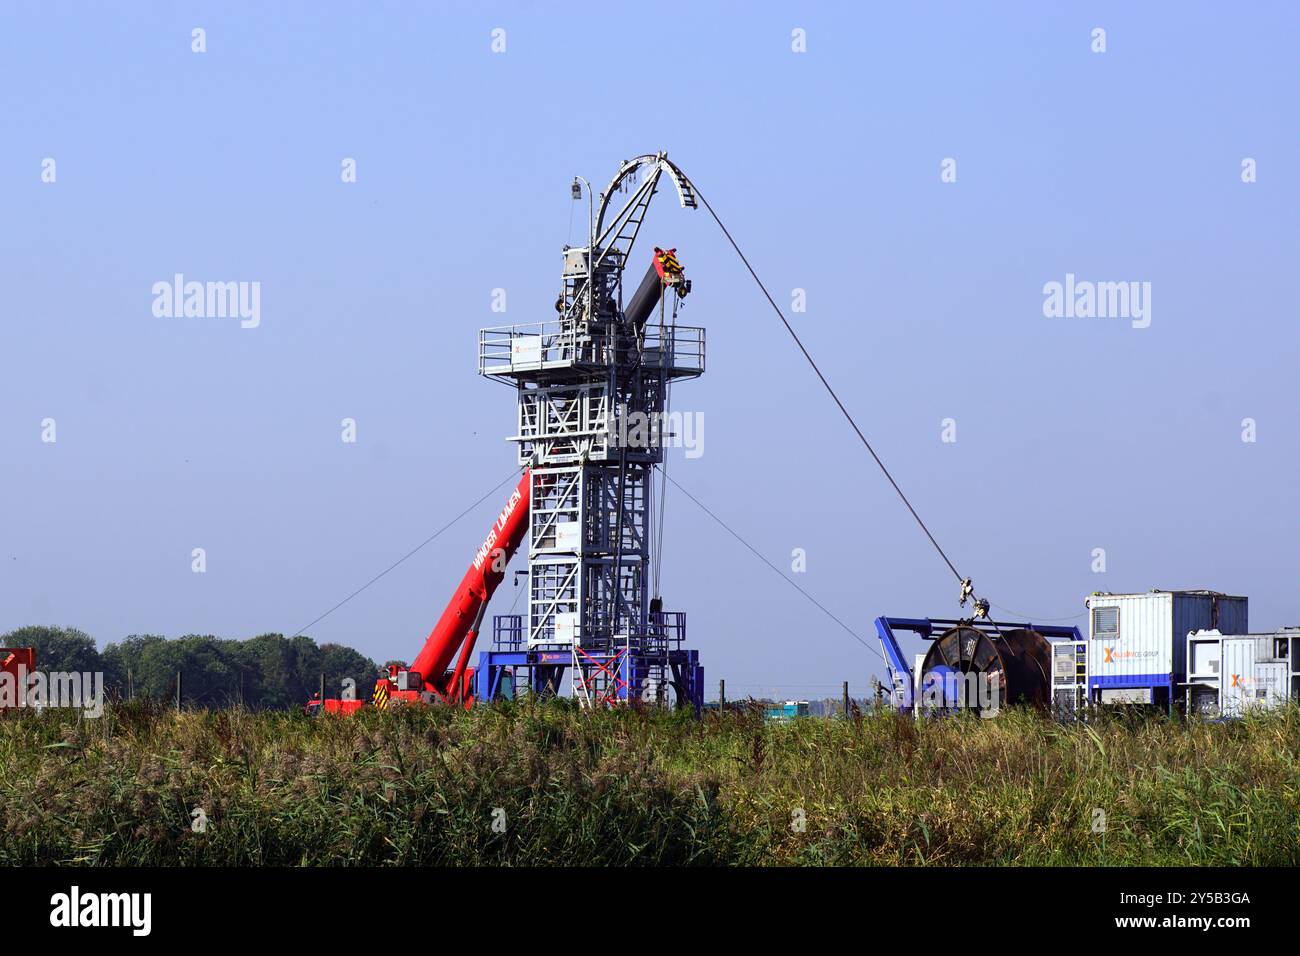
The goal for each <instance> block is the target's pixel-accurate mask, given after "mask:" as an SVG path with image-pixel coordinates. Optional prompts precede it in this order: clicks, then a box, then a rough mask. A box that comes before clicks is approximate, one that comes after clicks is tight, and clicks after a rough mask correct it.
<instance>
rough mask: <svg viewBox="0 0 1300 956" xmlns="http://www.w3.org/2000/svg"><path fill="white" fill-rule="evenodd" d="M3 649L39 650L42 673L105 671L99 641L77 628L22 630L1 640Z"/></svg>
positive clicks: (38, 656)
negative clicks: (96, 645) (27, 648)
mask: <svg viewBox="0 0 1300 956" xmlns="http://www.w3.org/2000/svg"><path fill="white" fill-rule="evenodd" d="M0 646H3V647H34V648H36V666H37V669H39V670H42V671H77V672H81V673H86V672H90V673H94V672H98V671H103V670H104V661H103V658H102V657H101V656H100V653H99V650H98V648H96V647H95V639H94V638H93V637H91V636H90V635H89V634H87V633H86V632H85V631H79V630H77V629H76V628H75V627H40V626H30V627H20V628H18V629H17V630H15V631H10V632H9V633H8V634H5V635H4V636H2V637H0Z"/></svg>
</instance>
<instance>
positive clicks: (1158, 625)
mask: <svg viewBox="0 0 1300 956" xmlns="http://www.w3.org/2000/svg"><path fill="white" fill-rule="evenodd" d="M1087 606H1088V609H1089V617H1088V685H1089V688H1091V689H1092V690H1093V692H1094V693H1093V695H1092V696H1093V697H1094V698H1096V699H1101V698H1103V697H1110V698H1112V699H1114V698H1115V697H1116V695H1114V694H1106V695H1103V694H1101V693H1100V691H1102V690H1115V689H1122V688H1144V687H1150V688H1156V687H1159V688H1164V691H1163V692H1162V694H1160V695H1158V696H1159V698H1160V699H1158V700H1154V701H1153V702H1155V703H1168V702H1169V701H1170V700H1172V699H1173V695H1174V693H1175V691H1176V689H1177V688H1178V687H1179V685H1181V684H1183V682H1184V681H1185V679H1186V674H1187V635H1188V634H1189V633H1190V632H1191V631H1196V630H1202V629H1209V628H1215V627H1217V628H1218V629H1219V630H1220V631H1222V632H1224V633H1246V632H1248V630H1249V626H1248V619H1247V612H1248V602H1247V599H1246V598H1244V597H1235V596H1230V595H1225V594H1220V593H1218V592H1216V591H1148V592H1146V593H1142V594H1108V593H1097V594H1094V595H1092V596H1091V597H1090V598H1089V599H1088V601H1087ZM1121 696H1122V695H1121Z"/></svg>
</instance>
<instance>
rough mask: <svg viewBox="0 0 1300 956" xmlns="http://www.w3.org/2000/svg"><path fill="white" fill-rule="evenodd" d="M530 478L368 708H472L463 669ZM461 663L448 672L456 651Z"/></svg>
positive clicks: (334, 708)
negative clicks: (407, 659)
mask: <svg viewBox="0 0 1300 956" xmlns="http://www.w3.org/2000/svg"><path fill="white" fill-rule="evenodd" d="M531 478H532V475H531V472H530V471H529V470H528V469H526V468H525V469H524V473H523V476H522V477H521V478H520V479H519V484H518V485H517V486H516V487H515V490H514V491H513V492H511V494H510V497H509V498H508V499H507V500H506V504H505V507H504V508H503V509H501V514H500V515H498V516H497V519H496V521H494V522H493V524H492V527H491V529H489V531H488V534H487V537H486V538H484V539H483V543H482V544H481V545H480V546H479V549H478V551H476V552H475V553H474V560H473V561H471V562H470V566H469V570H467V571H466V572H465V576H464V577H463V578H461V582H460V586H459V587H458V588H456V593H455V594H453V595H452V598H451V601H450V602H449V603H448V604H447V607H446V609H445V610H444V611H443V612H442V616H441V617H440V618H438V623H437V624H435V625H434V626H433V630H432V631H430V632H429V636H428V638H426V639H425V642H424V647H423V648H421V650H420V653H419V655H418V656H417V657H416V658H415V660H414V661H413V662H412V663H411V665H410V667H407V668H405V669H403V668H402V667H401V666H399V665H397V664H390V665H389V666H388V676H387V677H381V678H379V680H378V682H377V683H376V684H375V692H374V696H373V697H372V698H371V700H372V703H373V704H374V705H375V706H376V707H379V708H385V707H388V706H389V705H390V704H397V705H403V704H414V703H428V702H431V701H434V700H444V701H448V702H450V703H461V704H464V705H465V706H466V707H468V706H470V705H471V704H472V703H473V702H474V699H473V695H472V693H471V687H472V686H473V684H472V679H473V676H474V669H473V668H472V667H468V666H467V665H468V663H469V657H470V654H471V653H473V651H474V642H475V641H476V640H477V639H478V634H479V629H480V628H481V626H482V624H483V614H484V612H485V611H486V610H487V605H488V601H489V600H491V598H492V592H493V591H495V590H496V588H497V585H498V584H500V583H501V580H502V579H503V578H504V577H505V574H506V565H507V564H509V563H510V558H511V557H512V556H513V555H514V553H515V551H516V549H518V547H519V543H520V542H521V541H523V539H524V534H525V532H526V531H527V530H528V494H529V486H530V481H531ZM457 650H459V651H460V657H459V658H457V659H456V666H455V668H453V669H450V670H449V669H448V668H450V667H451V662H452V658H455V657H456V651H457ZM363 706H365V702H364V701H362V700H340V699H337V698H327V699H325V700H324V701H322V700H321V699H320V697H319V695H316V696H314V697H313V699H312V700H311V701H309V702H308V704H307V706H306V708H305V709H306V711H307V713H309V714H319V713H322V712H324V713H339V714H350V713H354V712H355V711H357V710H360V709H361V708H362V707H363Z"/></svg>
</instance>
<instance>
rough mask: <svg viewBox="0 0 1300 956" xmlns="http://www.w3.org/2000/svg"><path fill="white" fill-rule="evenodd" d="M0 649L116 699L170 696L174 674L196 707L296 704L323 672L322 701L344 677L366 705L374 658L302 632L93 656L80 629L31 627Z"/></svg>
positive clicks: (195, 637) (129, 645)
mask: <svg viewBox="0 0 1300 956" xmlns="http://www.w3.org/2000/svg"><path fill="white" fill-rule="evenodd" d="M0 647H34V648H36V666H37V669H38V670H41V671H46V672H49V671H77V672H82V673H85V672H98V673H102V674H103V675H104V688H105V692H106V693H107V694H108V695H110V696H115V697H120V698H127V697H154V698H159V699H169V700H170V699H174V698H175V695H176V675H177V674H178V673H179V674H180V675H181V698H182V702H183V703H185V704H187V705H190V706H196V707H228V706H232V705H237V704H242V705H243V706H245V707H249V708H253V709H256V710H283V709H287V708H291V707H301V706H302V705H303V704H304V703H306V702H307V700H308V699H309V698H310V697H311V695H312V694H315V693H316V692H317V691H319V690H320V681H321V675H322V674H323V675H324V677H325V693H326V696H329V697H337V696H339V692H340V690H341V688H342V684H343V680H344V679H345V678H351V679H352V680H354V681H356V688H357V696H358V697H360V698H362V699H365V700H369V698H370V694H371V693H372V691H373V690H374V685H375V678H376V676H377V675H378V673H379V668H378V665H376V664H375V662H374V661H372V660H371V659H370V658H368V657H366V656H365V655H364V654H361V653H360V652H358V651H355V650H353V649H352V648H350V647H345V646H344V645H342V644H321V645H317V644H316V642H315V641H313V640H312V639H311V638H309V637H305V636H302V635H298V636H296V637H290V638H286V637H285V636H284V635H283V634H259V635H258V636H257V637H251V638H248V639H247V640H242V641H241V640H229V639H225V638H219V637H214V636H212V635H210V634H207V635H204V634H187V635H185V636H184V637H178V638H173V639H168V638H165V637H161V636H159V635H157V634H133V635H131V636H129V637H127V638H125V639H124V640H122V641H120V642H117V643H111V644H108V645H107V646H105V648H104V649H103V650H102V651H100V650H99V649H98V647H97V646H96V644H95V640H94V638H92V637H91V636H90V635H89V634H86V633H85V632H84V631H79V630H77V629H76V628H72V627H35V626H34V627H21V628H18V629H17V630H14V631H10V632H9V633H8V634H5V635H3V636H0Z"/></svg>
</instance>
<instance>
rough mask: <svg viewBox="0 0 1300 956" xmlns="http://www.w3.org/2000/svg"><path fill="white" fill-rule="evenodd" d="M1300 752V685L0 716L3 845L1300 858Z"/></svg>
mask: <svg viewBox="0 0 1300 956" xmlns="http://www.w3.org/2000/svg"><path fill="white" fill-rule="evenodd" d="M1298 753H1300V711H1297V709H1295V708H1291V709H1287V710H1283V711H1280V712H1277V713H1274V714H1271V715H1267V716H1261V717H1254V718H1250V719H1247V720H1243V721H1240V722H1236V723H1232V724H1205V723H1196V722H1193V723H1189V724H1183V723H1180V722H1178V721H1175V720H1169V719H1164V718H1159V717H1147V718H1118V719H1110V720H1101V721H1094V722H1093V723H1091V724H1089V725H1086V726H1061V725H1057V724H1054V723H1051V722H1048V721H1046V720H1043V719H1041V718H1039V717H1038V716H1036V715H1034V714H1031V713H1016V712H1004V713H1003V714H1002V715H1000V716H999V717H998V718H997V719H996V720H988V721H981V720H979V719H977V718H973V717H972V718H967V719H954V720H940V721H931V722H926V723H921V724H917V723H914V722H912V721H910V720H906V719H900V718H897V717H894V716H892V715H888V714H883V715H879V716H872V717H868V718H865V719H862V720H860V721H856V722H852V721H842V720H802V721H797V722H795V723H793V724H788V725H770V724H765V723H763V721H762V720H761V719H760V718H758V717H756V716H751V715H745V714H726V715H720V716H719V715H713V716H710V717H707V718H706V719H705V720H703V721H694V720H690V719H688V718H686V717H684V716H680V715H674V714H665V713H655V712H638V711H620V712H606V713H594V714H592V713H579V712H577V711H575V710H574V709H573V708H572V707H570V706H568V705H567V704H566V703H565V702H563V701H559V702H551V703H549V704H543V703H526V702H525V703H517V704H507V705H502V706H497V707H492V708H479V709H476V710H475V711H473V712H471V713H465V712H463V711H459V710H455V709H451V708H428V709H407V710H395V711H391V712H387V713H383V712H369V713H363V714H361V715H358V716H355V717H351V718H337V717H325V718H322V719H319V720H312V719H309V718H307V717H304V716H301V715H299V714H290V713H282V714H267V713H258V714H254V713H248V712H243V711H239V710H223V711H189V712H183V713H175V712H174V711H172V710H170V709H167V708H164V707H161V706H159V705H153V704H150V703H148V702H136V703H132V704H126V705H118V706H113V707H110V708H109V709H108V710H106V712H105V714H104V716H103V717H102V718H100V719H98V720H87V719H84V718H80V717H78V716H77V715H76V714H75V713H69V712H62V711H46V712H39V713H38V712H22V713H13V714H9V715H7V716H6V717H4V718H3V719H0V864H8V865H12V864H45V863H91V864H116V865H135V864H163V865H170V864H180V865H207V864H228V865H255V864H290V865H296V864H307V865H349V864H402V865H405V864H569V865H574V864H577V865H584V864H596V865H601V864H615V865H621V864H649V865H665V866H672V865H692V864H827V863H829V864H890V865H898V864H902V865H914V864H915V865H961V864H996V863H1019V864H1029V865H1039V864H1120V865H1123V864H1197V865H1201V864H1205V865H1208V864H1215V865H1254V864H1296V863H1297V862H1300V765H1298V763H1297V754H1298ZM196 809H197V810H201V811H202V813H203V816H204V817H205V818H206V827H205V828H203V829H202V832H196V830H195V825H196V818H195V816H194V811H195V810H196ZM1097 811H1101V812H1102V813H1104V815H1105V819H1104V828H1102V832H1095V829H1096V828H1095V826H1094V824H1096V823H1100V822H1101V821H1100V818H1098V817H1097V816H1096V813H1097ZM494 824H495V825H494Z"/></svg>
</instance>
